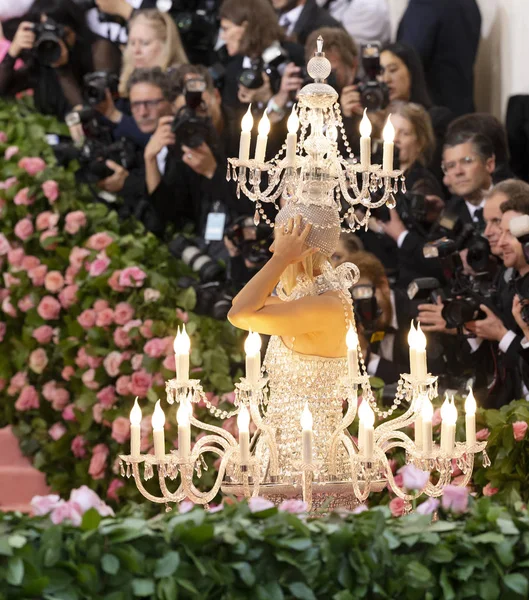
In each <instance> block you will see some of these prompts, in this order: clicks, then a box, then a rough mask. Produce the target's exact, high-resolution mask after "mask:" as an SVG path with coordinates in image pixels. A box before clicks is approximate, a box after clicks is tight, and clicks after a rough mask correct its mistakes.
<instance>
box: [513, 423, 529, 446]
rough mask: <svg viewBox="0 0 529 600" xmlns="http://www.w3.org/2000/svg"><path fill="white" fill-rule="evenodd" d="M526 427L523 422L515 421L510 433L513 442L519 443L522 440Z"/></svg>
mask: <svg viewBox="0 0 529 600" xmlns="http://www.w3.org/2000/svg"><path fill="white" fill-rule="evenodd" d="M528 426H529V425H528V424H527V423H526V422H525V421H516V423H513V424H512V433H513V436H514V439H515V441H517V442H521V441H522V440H523V439H524V437H525V433H526V431H527V427H528Z"/></svg>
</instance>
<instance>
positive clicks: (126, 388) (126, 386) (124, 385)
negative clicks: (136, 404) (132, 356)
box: [116, 375, 130, 396]
mask: <svg viewBox="0 0 529 600" xmlns="http://www.w3.org/2000/svg"><path fill="white" fill-rule="evenodd" d="M116 392H117V393H118V394H119V395H120V396H128V395H129V394H130V377H129V376H128V375H122V376H121V377H118V379H117V380H116Z"/></svg>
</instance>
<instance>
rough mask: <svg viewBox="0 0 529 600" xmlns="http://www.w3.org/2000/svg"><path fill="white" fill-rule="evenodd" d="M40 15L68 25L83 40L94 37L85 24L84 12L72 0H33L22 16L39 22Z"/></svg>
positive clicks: (33, 21)
mask: <svg viewBox="0 0 529 600" xmlns="http://www.w3.org/2000/svg"><path fill="white" fill-rule="evenodd" d="M41 15H46V16H47V17H48V18H49V19H53V20H54V21H55V22H56V23H59V24H60V25H66V26H67V27H70V28H71V29H72V30H73V31H74V32H75V33H76V35H77V36H79V37H81V38H82V39H83V40H84V41H88V40H91V39H93V38H95V35H94V34H93V33H92V32H91V31H90V29H89V28H88V26H87V25H86V22H85V14H84V12H83V11H82V10H80V9H79V7H78V6H77V5H76V4H75V2H73V1H72V0H35V1H34V2H33V4H32V5H31V8H30V9H29V11H28V13H27V15H26V16H25V17H24V18H25V19H27V20H28V21H31V22H32V23H40V19H41Z"/></svg>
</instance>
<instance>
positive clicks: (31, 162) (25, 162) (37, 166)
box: [18, 156, 46, 176]
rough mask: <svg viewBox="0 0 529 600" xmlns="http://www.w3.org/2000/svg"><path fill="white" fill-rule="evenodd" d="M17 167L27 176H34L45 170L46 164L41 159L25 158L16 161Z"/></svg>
mask: <svg viewBox="0 0 529 600" xmlns="http://www.w3.org/2000/svg"><path fill="white" fill-rule="evenodd" d="M18 166H19V167H20V168H21V169H24V170H25V171H26V172H27V173H28V175H31V176H34V175H36V174H37V173H40V172H41V171H44V169H45V168H46V163H45V162H44V161H43V160H42V158H38V157H32V156H26V157H24V158H22V159H20V160H19V161H18Z"/></svg>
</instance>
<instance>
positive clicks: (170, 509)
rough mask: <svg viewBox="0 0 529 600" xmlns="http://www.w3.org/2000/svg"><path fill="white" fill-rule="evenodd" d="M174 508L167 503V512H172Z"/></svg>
mask: <svg viewBox="0 0 529 600" xmlns="http://www.w3.org/2000/svg"><path fill="white" fill-rule="evenodd" d="M172 510H173V509H172V508H171V507H170V506H169V505H168V504H166V505H165V512H171V511H172Z"/></svg>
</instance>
